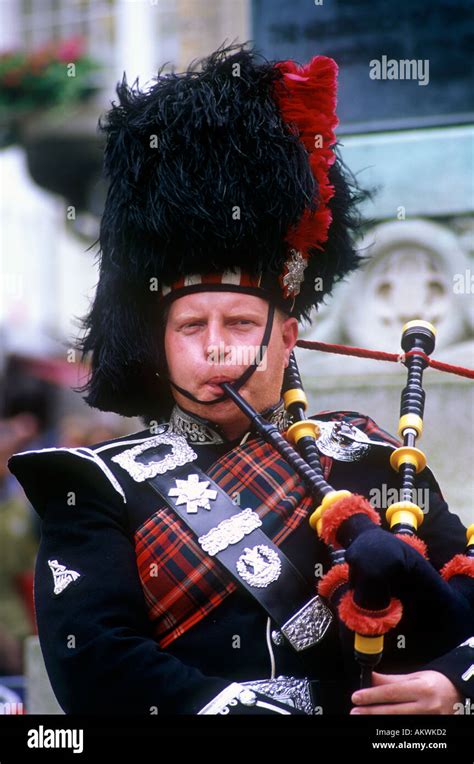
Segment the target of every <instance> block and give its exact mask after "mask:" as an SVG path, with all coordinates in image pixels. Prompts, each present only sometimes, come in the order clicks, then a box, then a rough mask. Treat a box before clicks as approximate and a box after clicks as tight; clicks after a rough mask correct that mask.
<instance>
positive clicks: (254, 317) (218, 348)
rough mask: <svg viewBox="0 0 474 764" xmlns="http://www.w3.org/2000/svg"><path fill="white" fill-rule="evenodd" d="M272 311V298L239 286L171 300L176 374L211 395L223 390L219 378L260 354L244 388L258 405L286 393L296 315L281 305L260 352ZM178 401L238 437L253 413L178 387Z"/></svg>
mask: <svg viewBox="0 0 474 764" xmlns="http://www.w3.org/2000/svg"><path fill="white" fill-rule="evenodd" d="M267 315H268V302H267V301H266V300H263V299H262V298H260V297H255V296H254V295H247V294H241V293H237V292H198V293H195V294H189V295H185V296H184V297H180V298H179V299H177V300H175V301H174V302H173V303H171V306H170V310H169V314H168V319H167V322H166V329H165V352H166V359H167V362H168V370H169V375H170V378H171V379H172V381H173V382H175V384H177V385H179V386H180V387H183V388H184V389H185V390H188V391H189V392H190V393H192V394H193V395H194V396H195V397H196V398H199V399H200V400H205V401H211V400H214V399H215V398H218V397H219V396H221V395H222V393H223V390H222V388H221V387H220V386H219V385H218V384H217V382H218V381H219V380H220V381H222V380H223V379H224V378H225V379H227V380H230V381H231V380H235V379H237V378H238V377H240V375H241V374H242V373H243V372H244V371H245V369H246V368H247V367H248V366H249V365H250V363H252V362H253V361H254V360H255V359H256V360H257V361H259V360H260V361H261V363H260V365H259V368H258V369H257V370H256V371H255V372H254V373H253V374H252V376H251V377H250V379H249V380H247V382H246V383H245V385H243V387H241V388H240V391H239V392H240V394H241V395H242V396H243V397H244V398H245V399H246V400H247V401H248V402H249V403H251V404H252V406H253V407H254V408H255V409H257V411H263V410H264V409H265V408H267V407H269V406H272V405H273V404H275V403H277V402H278V400H279V399H280V391H281V385H282V381H283V371H284V369H285V367H286V366H287V365H288V359H289V355H290V352H291V350H292V348H293V347H294V345H295V342H296V339H297V336H298V323H297V321H296V319H295V318H287V317H286V316H285V314H284V313H282V312H281V311H277V310H276V311H275V318H274V322H273V329H272V333H271V336H270V341H269V344H268V347H267V350H266V353H265V355H264V356H263V357H262V354H261V351H260V353H259V350H258V348H259V346H260V343H261V341H262V338H263V333H264V330H265V324H266V321H267ZM172 392H173V395H174V397H175V399H176V402H177V403H178V404H179V405H181V406H183V407H184V408H185V409H187V410H188V411H191V412H193V413H195V414H197V415H198V416H202V417H204V418H206V419H209V420H211V421H212V422H215V423H216V424H220V425H221V426H223V428H224V432H225V433H226V435H227V437H229V438H232V437H237V436H238V434H239V433H240V432H241V431H242V432H243V431H244V430H245V429H246V428H247V426H248V419H247V417H245V415H244V414H242V413H241V412H240V409H238V408H237V406H236V404H235V403H233V401H231V400H225V401H223V402H222V403H217V404H215V405H214V406H203V405H202V404H199V403H195V402H194V401H191V400H189V399H188V398H186V397H185V396H183V395H181V394H180V393H179V392H178V391H176V390H174V388H172Z"/></svg>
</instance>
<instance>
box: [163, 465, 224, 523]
mask: <svg viewBox="0 0 474 764" xmlns="http://www.w3.org/2000/svg"><path fill="white" fill-rule="evenodd" d="M174 482H175V484H176V487H175V488H170V490H169V491H168V496H171V497H172V498H174V500H175V502H176V505H177V506H179V505H180V504H186V512H187V513H188V515H191V514H192V515H195V514H196V512H197V511H198V507H202V508H203V509H210V508H211V505H210V504H209V499H211V500H212V501H214V500H215V498H216V496H217V491H215V490H214V489H212V488H211V489H208V487H207V486H208V485H209V481H208V480H203V481H200V480H199V475H196V474H192V475H188V477H187V479H186V480H180V479H179V478H177V479H176V480H175V481H174Z"/></svg>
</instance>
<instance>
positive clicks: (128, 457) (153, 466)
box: [112, 432, 197, 483]
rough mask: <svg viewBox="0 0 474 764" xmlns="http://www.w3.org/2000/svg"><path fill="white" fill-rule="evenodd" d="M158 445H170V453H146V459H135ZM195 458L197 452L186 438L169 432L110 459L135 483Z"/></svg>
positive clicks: (180, 465)
mask: <svg viewBox="0 0 474 764" xmlns="http://www.w3.org/2000/svg"><path fill="white" fill-rule="evenodd" d="M158 446H171V453H168V454H165V455H164V456H163V455H162V454H161V453H157V454H153V453H150V454H148V461H145V460H144V459H143V460H142V461H137V459H138V458H139V457H143V456H144V455H145V454H146V452H147V451H149V452H152V451H153V450H155V449H157V448H158ZM195 459H197V453H196V452H195V451H194V450H193V449H192V448H191V446H190V445H189V444H188V442H187V440H186V438H184V437H183V436H182V435H175V434H174V433H169V432H168V433H163V434H159V435H155V436H154V437H153V438H149V439H148V440H146V441H145V442H144V443H139V444H138V445H137V446H133V448H129V449H127V450H126V451H122V453H120V454H117V455H116V456H113V457H112V461H113V462H115V463H116V464H119V465H120V467H122V468H123V469H124V470H126V471H127V472H128V474H129V475H131V477H132V478H133V479H134V480H136V481H137V483H143V481H145V480H149V479H151V478H154V477H156V476H157V475H164V474H165V472H170V471H171V470H174V469H175V468H176V467H182V466H183V465H184V464H188V463H190V462H193V461H194V460H195Z"/></svg>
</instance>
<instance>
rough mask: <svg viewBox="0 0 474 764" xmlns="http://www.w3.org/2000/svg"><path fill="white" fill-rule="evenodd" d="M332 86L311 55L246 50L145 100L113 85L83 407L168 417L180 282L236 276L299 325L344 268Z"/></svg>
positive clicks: (201, 66)
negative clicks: (275, 57)
mask: <svg viewBox="0 0 474 764" xmlns="http://www.w3.org/2000/svg"><path fill="white" fill-rule="evenodd" d="M336 75H337V66H336V64H335V63H334V62H333V61H332V59H329V58H326V57H323V56H317V57H315V58H314V59H312V61H311V62H310V64H308V65H307V66H306V67H300V66H298V65H297V64H295V63H294V62H292V61H285V62H276V63H275V62H273V63H272V62H269V61H267V60H266V59H264V58H263V57H262V56H259V55H258V54H257V53H255V52H254V51H253V50H250V49H248V48H247V47H246V46H245V45H231V46H228V47H221V48H220V49H219V50H217V51H216V52H214V53H213V54H212V55H210V56H209V57H207V58H205V59H203V60H202V61H200V62H197V63H195V64H194V65H192V66H190V67H189V69H188V70H187V71H186V72H184V73H179V74H178V73H175V72H172V73H168V74H162V72H161V71H160V73H159V74H158V76H157V78H156V80H155V81H154V82H153V84H152V85H151V87H149V88H148V89H147V90H146V91H141V90H140V89H139V88H138V84H137V83H135V85H134V86H131V87H130V86H128V84H127V81H126V78H125V75H124V78H123V80H122V82H121V83H119V84H118V85H117V95H118V103H112V108H111V109H110V110H109V111H108V112H107V114H106V117H105V120H104V121H99V127H100V129H101V130H102V131H103V133H105V136H106V148H105V160H104V170H105V175H106V177H107V179H108V182H109V186H108V194H107V199H106V203H105V209H104V213H103V216H102V221H101V227H100V237H99V245H100V250H99V258H100V260H99V262H100V276H99V282H98V285H97V291H96V294H95V297H94V300H93V303H92V306H91V309H90V312H89V313H88V315H87V316H86V317H85V318H84V319H83V321H82V327H83V329H84V334H83V337H82V339H81V340H80V341H79V342H78V344H77V347H78V348H79V350H81V352H82V356H83V358H85V357H86V356H88V354H90V363H91V375H90V378H89V381H88V382H87V384H86V385H85V386H84V387H83V388H81V391H87V396H86V398H85V400H86V401H87V403H88V404H89V405H90V406H93V407H96V408H98V409H101V410H106V411H115V412H117V413H119V414H122V415H124V416H136V415H138V416H142V417H144V418H151V419H155V420H158V421H159V420H164V419H167V418H168V416H169V412H170V410H171V406H172V404H173V399H172V397H171V393H170V390H169V386H168V385H167V384H166V383H164V382H160V381H159V380H157V377H156V371H157V370H158V369H159V368H160V365H161V364H162V362H163V358H162V357H160V353H161V356H162V350H161V344H162V340H161V339H160V335H162V331H163V319H162V318H161V321H160V316H161V313H162V310H161V309H162V307H163V304H164V303H165V302H166V299H167V298H168V299H169V296H170V293H171V296H176V294H177V293H176V292H175V291H174V286H175V287H176V285H178V286H179V287H180V288H182V287H183V285H184V284H188V283H189V279H188V280H186V281H185V278H186V277H190V276H193V275H194V274H211V278H212V276H214V280H215V277H216V274H221V273H222V272H226V273H231V274H232V273H233V274H245V278H247V279H248V278H250V279H251V283H252V284H258V289H259V290H260V293H261V295H262V296H265V297H267V299H269V300H273V301H274V303H275V304H276V305H278V306H279V307H282V308H283V309H284V310H286V311H287V312H288V313H291V315H293V316H295V317H296V318H298V319H299V320H300V319H306V320H309V317H310V313H311V310H312V309H313V308H314V307H316V306H317V305H318V303H319V302H321V300H322V299H323V298H324V296H325V295H328V294H330V292H331V290H332V288H333V286H334V284H335V282H336V281H338V280H339V279H341V278H342V277H343V276H344V275H345V274H347V273H349V272H350V271H352V270H354V269H355V268H356V267H357V266H358V264H359V257H358V255H357V254H356V252H355V250H354V246H353V241H352V238H353V235H354V232H355V230H356V228H357V226H358V218H357V213H356V203H357V201H358V199H359V196H358V192H357V189H356V187H355V185H354V183H353V181H352V180H349V176H348V174H347V172H346V171H345V170H344V169H343V166H342V163H341V162H340V160H339V158H338V156H337V154H336V151H335V148H334V144H335V138H334V133H333V130H334V128H335V126H336V124H337V118H336V116H335V104H336V89H335V81H336ZM239 278H240V277H239V276H234V278H233V279H231V280H233V282H234V283H237V284H239V283H240V284H244V283H249V282H248V281H247V282H245V281H244V276H242V279H241V281H239ZM191 281H192V280H191ZM173 285H174V286H173ZM188 288H189V287H188ZM200 288H201V289H202V288H204V286H203V285H201V287H200ZM223 288H224V287H223ZM241 288H244V287H241ZM170 290H171V291H170ZM165 294H167V296H166V297H164V295H165Z"/></svg>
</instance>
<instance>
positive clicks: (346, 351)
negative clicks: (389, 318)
mask: <svg viewBox="0 0 474 764" xmlns="http://www.w3.org/2000/svg"><path fill="white" fill-rule="evenodd" d="M296 345H297V347H299V348H305V349H306V350H322V351H323V352H325V353H337V354H338V355H352V356H356V357H357V358H373V359H375V360H376V361H392V362H393V363H403V362H404V360H405V358H407V357H408V356H410V355H420V356H422V357H423V358H424V359H425V361H426V363H427V364H428V366H431V368H433V369H438V371H446V372H448V373H449V374H457V375H458V376H459V377H467V378H468V379H474V369H466V368H465V367H464V366H453V365H452V364H450V363H442V362H441V361H436V360H435V359H434V358H430V356H428V355H426V353H423V351H422V350H409V351H408V353H385V352H384V351H383V350H368V349H367V348H358V347H350V346H349V345H335V344H332V343H329V342H315V341H313V340H298V341H297V343H296Z"/></svg>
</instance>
